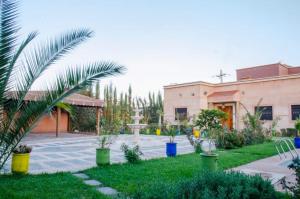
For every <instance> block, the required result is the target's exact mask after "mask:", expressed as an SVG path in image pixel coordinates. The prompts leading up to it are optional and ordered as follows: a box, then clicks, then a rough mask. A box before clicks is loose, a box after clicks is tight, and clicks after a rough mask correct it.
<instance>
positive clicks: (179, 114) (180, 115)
mask: <svg viewBox="0 0 300 199" xmlns="http://www.w3.org/2000/svg"><path fill="white" fill-rule="evenodd" d="M178 119H179V120H180V121H182V120H186V119H187V108H175V120H178Z"/></svg>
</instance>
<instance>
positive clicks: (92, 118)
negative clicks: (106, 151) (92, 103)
mask: <svg viewBox="0 0 300 199" xmlns="http://www.w3.org/2000/svg"><path fill="white" fill-rule="evenodd" d="M72 109H73V112H74V113H73V114H74V115H73V117H71V125H72V130H73V131H74V130H78V131H80V132H95V131H96V109H95V108H90V107H79V106H73V107H72Z"/></svg>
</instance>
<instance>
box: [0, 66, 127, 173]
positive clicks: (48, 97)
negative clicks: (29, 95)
mask: <svg viewBox="0 0 300 199" xmlns="http://www.w3.org/2000/svg"><path fill="white" fill-rule="evenodd" d="M124 70H125V68H124V67H123V66H120V65H117V64H115V63H113V62H99V63H94V64H91V65H87V66H84V67H77V68H68V69H67V70H66V71H65V72H64V73H62V74H61V75H58V77H57V79H56V82H55V83H54V85H53V86H52V87H50V88H49V89H48V91H46V92H45V93H44V95H41V96H40V97H39V99H37V102H29V103H23V104H22V107H21V108H20V109H21V110H22V111H21V112H20V113H19V114H18V115H17V117H16V116H13V117H12V118H11V119H10V120H11V122H10V124H11V125H10V126H9V129H8V133H9V135H11V136H8V137H7V142H5V143H2V144H1V149H0V168H1V167H2V166H3V164H4V163H5V161H6V160H7V158H8V157H9V155H10V153H11V151H12V150H11V149H13V148H15V147H16V146H17V145H18V143H19V142H20V141H21V139H22V138H23V137H24V136H25V135H27V134H28V133H29V132H30V131H31V130H32V128H33V127H34V125H35V124H36V123H37V122H38V121H39V120H40V119H41V118H42V116H43V115H44V114H46V113H48V112H51V110H52V109H53V107H54V106H56V105H57V104H58V103H60V102H61V101H62V100H63V99H64V98H65V97H67V96H69V95H71V94H73V93H75V92H77V91H79V90H80V89H81V88H83V87H85V86H87V85H91V84H92V83H93V82H95V81H97V80H99V79H101V78H104V77H107V76H113V75H118V74H122V72H124Z"/></svg>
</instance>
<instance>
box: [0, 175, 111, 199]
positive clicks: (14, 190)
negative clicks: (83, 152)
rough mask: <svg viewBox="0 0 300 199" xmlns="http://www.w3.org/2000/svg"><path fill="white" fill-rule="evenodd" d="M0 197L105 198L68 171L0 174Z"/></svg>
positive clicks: (15, 198) (29, 198) (44, 198)
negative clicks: (15, 174) (35, 173)
mask: <svg viewBox="0 0 300 199" xmlns="http://www.w3.org/2000/svg"><path fill="white" fill-rule="evenodd" d="M0 198H3V199H4V198H5V199H7V198H9V199H19V198H20V199H21V198H22V199H32V198H42V199H53V198H55V199H63V198H64V199H65V198H72V199H94V198H95V199H96V198H97V199H107V197H105V196H104V195H102V194H100V193H99V192H98V191H96V189H95V188H93V187H90V186H88V185H85V184H83V183H82V180H80V179H78V178H76V177H74V176H72V175H71V174H70V173H56V174H42V175H26V176H13V175H2V176H1V175H0Z"/></svg>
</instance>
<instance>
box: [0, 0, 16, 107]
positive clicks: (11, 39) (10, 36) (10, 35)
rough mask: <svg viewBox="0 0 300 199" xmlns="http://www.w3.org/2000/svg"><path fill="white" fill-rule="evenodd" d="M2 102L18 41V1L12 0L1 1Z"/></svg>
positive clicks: (0, 88)
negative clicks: (10, 64) (10, 63)
mask: <svg viewBox="0 0 300 199" xmlns="http://www.w3.org/2000/svg"><path fill="white" fill-rule="evenodd" d="M0 5H1V6H0V17H1V19H0V26H1V28H0V104H1V105H2V104H3V102H4V99H3V95H4V92H5V86H6V84H5V81H6V79H7V77H8V76H7V75H8V73H9V71H10V67H9V62H10V60H11V59H12V57H13V49H14V47H15V45H16V41H17V32H18V29H19V27H18V26H17V23H16V18H17V15H18V14H17V3H16V2H14V1H10V0H1V1H0Z"/></svg>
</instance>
